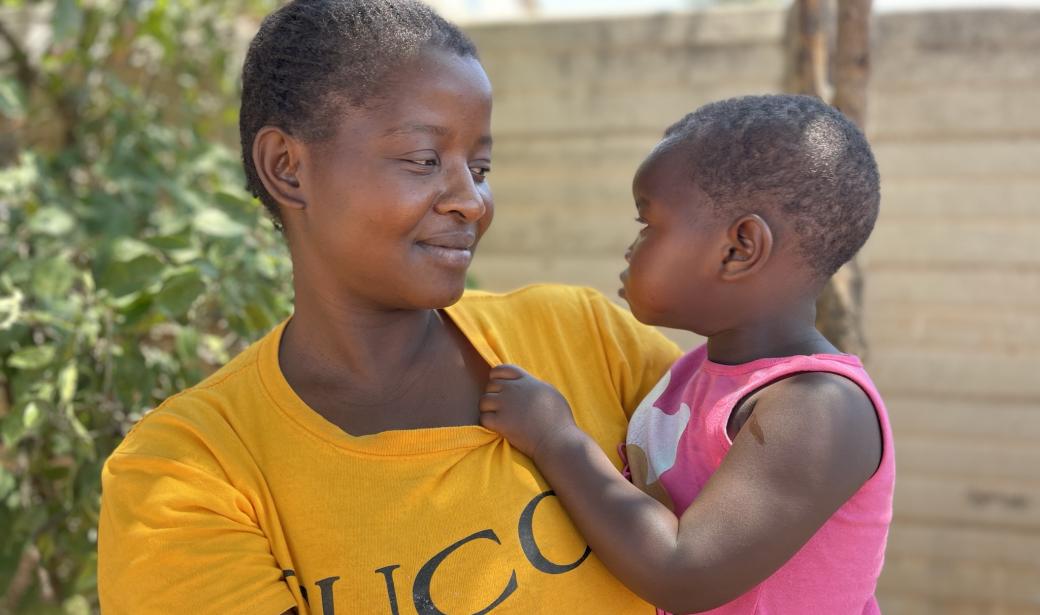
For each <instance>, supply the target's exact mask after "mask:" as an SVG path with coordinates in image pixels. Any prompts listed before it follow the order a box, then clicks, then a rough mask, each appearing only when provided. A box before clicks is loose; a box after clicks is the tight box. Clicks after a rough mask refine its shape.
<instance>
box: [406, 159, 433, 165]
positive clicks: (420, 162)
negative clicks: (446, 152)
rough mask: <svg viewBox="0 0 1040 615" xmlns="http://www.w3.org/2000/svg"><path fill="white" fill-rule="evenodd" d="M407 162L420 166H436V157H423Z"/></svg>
mask: <svg viewBox="0 0 1040 615" xmlns="http://www.w3.org/2000/svg"><path fill="white" fill-rule="evenodd" d="M408 162H410V163H412V164H417V165H419V166H421V167H435V166H437V159H436V158H424V159H420V160H409V161H408Z"/></svg>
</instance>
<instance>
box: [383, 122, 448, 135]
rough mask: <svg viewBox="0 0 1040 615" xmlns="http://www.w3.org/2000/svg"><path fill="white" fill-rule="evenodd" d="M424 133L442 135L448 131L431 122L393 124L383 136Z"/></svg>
mask: <svg viewBox="0 0 1040 615" xmlns="http://www.w3.org/2000/svg"><path fill="white" fill-rule="evenodd" d="M416 132H420V133H426V134H432V135H436V136H438V137H443V136H444V135H446V134H448V133H449V132H450V131H449V130H448V129H447V128H445V127H444V126H435V125H433V124H404V125H403V126H394V127H393V128H390V129H388V130H387V131H386V132H384V133H383V136H384V137H396V136H398V135H406V134H412V133H416Z"/></svg>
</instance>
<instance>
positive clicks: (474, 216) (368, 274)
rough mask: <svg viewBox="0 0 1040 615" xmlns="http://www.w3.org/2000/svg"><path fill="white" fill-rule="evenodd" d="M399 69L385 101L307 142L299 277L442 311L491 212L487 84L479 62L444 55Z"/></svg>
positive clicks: (297, 232)
mask: <svg viewBox="0 0 1040 615" xmlns="http://www.w3.org/2000/svg"><path fill="white" fill-rule="evenodd" d="M393 77H394V84H393V85H391V86H389V87H390V95H389V98H388V99H387V100H385V101H381V102H380V103H379V104H378V105H377V106H376V107H375V108H374V109H369V110H359V109H347V110H345V111H344V113H343V114H342V116H341V118H340V119H339V122H338V126H336V133H335V136H333V137H332V138H330V139H329V140H328V141H326V142H323V143H317V144H308V145H307V146H306V148H305V152H304V155H303V157H302V158H301V161H302V164H301V169H300V180H301V187H302V191H303V192H304V193H305V202H306V207H305V208H303V209H301V210H299V211H293V212H290V217H289V219H287V220H286V228H287V230H288V232H289V236H290V245H291V247H292V250H293V257H294V263H295V266H296V268H297V273H296V275H297V276H299V275H301V273H303V274H304V275H308V276H309V277H310V279H311V281H319V283H320V284H321V286H322V288H321V289H320V291H319V292H322V293H323V294H324V295H326V298H327V299H331V300H333V301H337V300H340V299H341V298H349V299H350V300H352V301H355V302H359V303H362V304H366V305H371V306H377V307H381V308H388V307H389V308H395V309H417V308H432V307H443V306H446V305H450V304H451V303H453V302H454V301H455V300H456V299H458V297H459V296H461V294H462V291H463V288H464V284H465V276H466V270H467V268H468V267H469V264H470V261H471V260H472V257H473V251H474V250H475V248H476V244H477V242H478V241H479V239H480V237H481V236H482V235H483V234H484V232H485V231H486V230H487V228H488V225H489V224H490V223H491V218H492V214H493V202H492V198H491V190H490V187H489V186H488V184H487V183H486V181H485V178H484V175H485V174H486V172H487V170H488V169H489V167H490V164H491V136H490V134H491V85H490V83H489V82H488V79H487V76H486V75H485V73H484V70H483V68H482V67H481V66H480V64H479V63H478V62H477V61H476V60H475V59H472V58H461V57H458V56H456V55H453V54H448V53H443V52H429V53H426V54H424V55H423V57H422V58H421V59H420V60H418V61H416V62H415V63H414V64H412V65H410V66H405V67H403V68H402V69H401V70H399V71H397V72H396V73H395V74H394V75H393ZM294 239H295V241H294ZM301 269H302V270H303V271H302V272H301Z"/></svg>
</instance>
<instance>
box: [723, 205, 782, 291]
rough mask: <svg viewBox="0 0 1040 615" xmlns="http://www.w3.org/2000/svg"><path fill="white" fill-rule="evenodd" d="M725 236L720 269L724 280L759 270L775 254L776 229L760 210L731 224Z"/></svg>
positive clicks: (730, 279)
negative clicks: (763, 217)
mask: <svg viewBox="0 0 1040 615" xmlns="http://www.w3.org/2000/svg"><path fill="white" fill-rule="evenodd" d="M726 239H727V245H726V253H725V254H724V255H723V258H722V270H721V274H722V279H724V280H729V281H734V280H739V279H741V278H744V277H747V276H749V275H751V274H753V273H756V272H757V271H759V270H760V269H762V267H763V266H765V264H766V263H767V262H768V261H769V257H770V256H772V254H773V231H772V229H770V228H769V224H768V223H767V222H766V221H765V220H764V219H762V217H761V216H759V215H757V214H747V215H745V216H742V217H741V218H739V219H738V220H736V221H735V222H734V223H733V224H731V225H730V227H729V229H727V231H726Z"/></svg>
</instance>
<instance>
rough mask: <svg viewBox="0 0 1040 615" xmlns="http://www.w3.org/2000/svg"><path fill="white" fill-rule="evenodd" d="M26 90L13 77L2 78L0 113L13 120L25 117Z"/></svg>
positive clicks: (0, 80)
mask: <svg viewBox="0 0 1040 615" xmlns="http://www.w3.org/2000/svg"><path fill="white" fill-rule="evenodd" d="M25 107H26V103H25V90H24V89H23V88H22V86H21V84H20V83H18V81H17V80H16V79H14V78H13V77H5V78H3V79H0V114H3V115H5V116H7V117H8V118H10V119H12V120H16V121H17V120H21V119H22V118H24V117H25Z"/></svg>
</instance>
